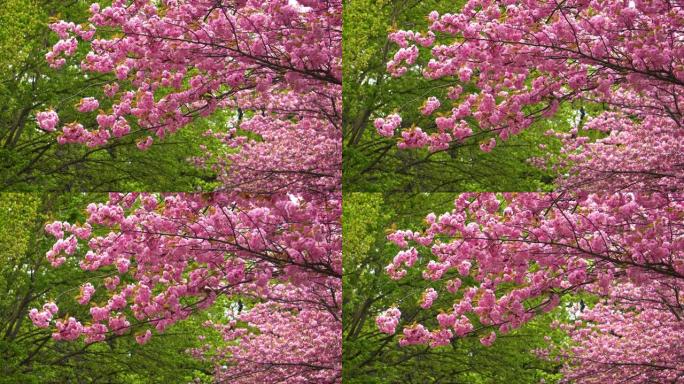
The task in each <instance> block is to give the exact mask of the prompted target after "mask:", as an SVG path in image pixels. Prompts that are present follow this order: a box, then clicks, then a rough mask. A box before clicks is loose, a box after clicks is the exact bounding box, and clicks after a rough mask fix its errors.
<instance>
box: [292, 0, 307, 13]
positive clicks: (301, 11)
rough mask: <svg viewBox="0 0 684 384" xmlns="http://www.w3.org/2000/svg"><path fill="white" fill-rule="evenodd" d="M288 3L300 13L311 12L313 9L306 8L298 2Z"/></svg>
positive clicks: (295, 0)
mask: <svg viewBox="0 0 684 384" xmlns="http://www.w3.org/2000/svg"><path fill="white" fill-rule="evenodd" d="M287 3H288V4H289V5H290V6H291V7H293V8H294V9H296V10H297V11H298V12H300V13H304V12H309V11H311V7H305V6H303V5H301V4H299V1H297V0H288V2H287Z"/></svg>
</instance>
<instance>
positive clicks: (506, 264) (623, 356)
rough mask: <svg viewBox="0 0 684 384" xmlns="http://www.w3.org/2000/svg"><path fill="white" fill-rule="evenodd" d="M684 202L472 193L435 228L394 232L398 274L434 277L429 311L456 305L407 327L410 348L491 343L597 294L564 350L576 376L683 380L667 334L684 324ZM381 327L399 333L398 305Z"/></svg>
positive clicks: (390, 269) (638, 196)
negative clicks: (442, 302) (442, 303)
mask: <svg viewBox="0 0 684 384" xmlns="http://www.w3.org/2000/svg"><path fill="white" fill-rule="evenodd" d="M683 204H684V199H682V196H680V195H677V194H651V193H615V194H576V195H570V194H564V193H554V194H538V193H505V194H501V195H496V194H484V193H483V194H462V195H460V196H459V197H458V198H456V200H455V202H454V210H453V211H451V212H447V213H444V214H442V215H440V216H439V217H437V216H436V215H435V214H430V215H428V216H427V217H426V223H427V226H426V228H425V230H424V231H421V232H416V231H404V230H398V231H395V232H393V233H391V234H390V235H389V236H388V239H389V240H390V241H392V242H393V243H395V244H396V245H398V246H399V247H400V248H402V250H401V251H400V252H399V253H398V254H397V255H396V257H395V258H394V259H393V260H392V262H391V263H390V264H389V265H388V266H387V268H386V271H387V273H388V274H389V275H390V276H391V277H392V278H394V279H402V278H403V277H404V276H405V275H406V274H407V269H408V268H419V269H420V270H421V271H422V275H423V278H424V279H425V280H427V281H430V282H432V284H431V287H429V288H427V290H426V291H425V293H424V294H423V297H422V299H421V302H420V304H421V307H422V308H431V307H432V306H433V304H434V302H435V299H436V298H437V297H439V296H446V297H453V300H454V304H453V306H452V307H449V308H440V309H442V310H443V311H442V313H440V314H439V315H437V316H436V319H435V321H433V322H431V323H430V324H403V325H402V326H401V328H402V333H403V336H402V338H401V341H400V344H402V345H409V344H429V345H431V346H433V347H437V346H441V345H445V344H449V343H450V342H451V341H452V340H453V339H454V338H457V337H464V336H466V335H478V336H480V337H481V339H480V341H481V342H482V344H484V345H491V344H492V343H493V342H495V339H496V336H497V335H498V334H506V333H508V332H509V331H511V330H512V329H515V328H519V327H521V326H522V325H524V324H525V323H527V322H529V321H530V320H531V319H533V318H534V317H535V316H536V315H538V314H540V313H542V312H548V311H550V310H552V309H554V308H555V307H557V306H558V305H559V303H560V300H561V298H562V297H563V296H564V295H566V294H570V293H578V292H589V293H592V294H595V295H598V296H599V297H601V298H602V299H601V300H603V301H601V302H600V303H599V304H598V305H596V306H594V307H593V308H591V309H589V310H586V311H585V312H582V311H581V310H580V311H579V312H578V313H576V314H575V315H576V316H577V322H576V323H575V324H573V325H570V326H566V328H567V329H569V330H571V332H570V334H571V337H572V339H573V340H574V343H575V344H574V345H573V347H572V348H570V349H569V350H564V351H563V353H565V354H566V355H565V356H566V358H568V359H569V360H568V365H567V367H566V370H567V373H568V376H567V377H568V378H572V379H573V380H576V382H596V380H597V379H599V378H600V379H603V380H608V382H616V383H617V382H625V381H629V380H635V381H634V382H652V381H647V379H645V378H648V377H650V378H651V379H652V378H653V376H649V375H650V374H651V373H653V372H659V374H662V376H659V377H662V378H663V380H667V381H672V382H676V381H677V380H678V379H679V375H680V374H681V373H682V371H681V369H680V367H681V361H682V360H681V357H680V356H679V355H673V352H668V351H671V346H672V345H676V342H675V344H668V343H662V340H663V339H662V338H665V339H667V340H671V339H672V338H675V339H676V338H677V333H678V332H676V330H677V329H679V327H681V325H680V324H679V323H680V318H681V316H682V306H681V304H680V291H681V288H682V278H683V277H684V258H683V257H684V226H683V223H684V220H683V219H684V205H683ZM416 247H418V248H416ZM419 249H425V250H426V251H425V252H422V251H419ZM447 302H448V301H447ZM376 322H377V324H378V326H379V329H380V330H381V331H382V332H385V333H388V334H394V333H395V332H396V330H397V327H399V325H400V324H401V311H400V309H399V307H392V308H389V309H387V310H386V311H385V312H383V313H381V314H380V315H379V316H378V317H377V319H376ZM431 328H432V329H431ZM665 335H667V336H665ZM642 338H643V340H642ZM659 338H660V339H659ZM657 340H660V341H657ZM673 342H674V341H673ZM643 348H646V349H647V351H646V352H644V350H643ZM648 348H650V349H648ZM599 356H600V357H599ZM656 356H657V358H656ZM668 359H669V360H668ZM666 360H667V361H668V363H667V364H665V363H663V362H664V361H666ZM659 362H661V363H663V364H660V363H659ZM649 364H652V365H653V366H651V367H649ZM636 377H640V378H642V380H641V381H639V380H637V379H636ZM611 380H612V381H611Z"/></svg>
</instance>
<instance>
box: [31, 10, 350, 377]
mask: <svg viewBox="0 0 684 384" xmlns="http://www.w3.org/2000/svg"><path fill="white" fill-rule="evenodd" d="M90 10H91V14H92V16H91V17H90V19H89V22H90V23H89V24H75V23H73V22H67V21H59V22H56V23H54V24H52V25H51V28H52V29H53V30H54V31H55V32H56V33H57V34H58V35H59V36H60V39H61V40H60V41H59V42H58V43H57V44H56V45H55V46H54V47H53V49H52V51H51V52H49V53H48V54H47V55H46V59H47V60H48V62H50V63H51V65H52V66H53V67H55V68H58V67H61V66H64V65H66V64H67V63H69V62H70V61H71V60H72V59H71V58H70V57H71V56H72V55H73V54H74V53H75V47H76V46H77V44H79V41H80V42H81V43H87V44H90V47H91V50H90V52H89V53H88V54H87V55H86V56H85V57H84V58H82V59H81V60H80V68H81V70H82V71H84V73H86V74H88V73H91V74H92V73H96V74H104V75H105V76H107V78H111V81H109V82H107V84H105V85H104V87H103V89H102V93H103V95H104V96H103V97H101V98H98V97H92V96H88V97H85V98H83V99H82V100H81V101H80V103H79V104H78V105H77V107H76V108H77V109H78V111H79V112H81V113H82V116H83V121H80V122H71V123H66V124H64V125H62V126H61V127H60V118H59V110H46V111H44V112H41V113H39V114H37V116H36V118H37V120H38V124H39V126H40V127H41V128H42V129H43V130H44V131H46V134H50V135H56V138H57V140H58V141H59V142H60V143H61V144H70V143H72V144H73V143H76V144H83V145H87V146H91V147H97V146H101V145H104V144H105V143H107V142H108V141H110V140H116V139H117V138H120V137H123V136H126V135H135V136H136V137H138V138H139V140H138V147H139V148H140V149H141V150H144V149H146V148H148V147H149V146H150V145H152V144H153V142H154V141H155V140H157V139H163V138H164V137H166V136H167V135H169V134H173V133H174V132H176V131H178V130H179V129H183V127H185V126H187V125H188V124H191V123H192V122H193V121H194V120H195V119H196V118H198V117H204V116H209V115H211V114H212V113H213V112H214V111H217V110H229V111H233V112H234V113H233V114H234V118H233V119H232V120H231V121H230V122H229V126H228V127H226V128H225V129H217V130H210V131H207V132H206V136H208V137H212V138H214V139H218V140H219V141H220V142H221V143H222V147H221V148H220V149H218V150H215V151H213V152H212V151H210V150H207V151H206V152H205V153H203V154H201V155H200V156H197V157H196V158H194V159H192V160H193V161H194V162H195V163H196V164H197V165H198V166H201V167H209V168H211V169H212V170H214V171H215V173H216V174H217V177H218V180H219V182H220V187H219V188H218V189H219V191H218V192H215V193H211V194H207V195H202V194H161V195H160V194H147V193H143V194H139V193H130V194H119V193H114V194H111V195H110V198H109V201H108V202H106V203H104V204H91V205H90V206H88V214H89V219H88V221H87V223H84V224H70V223H64V222H55V223H50V224H48V225H47V226H46V230H47V231H48V233H50V234H51V235H53V236H54V237H55V238H56V242H55V245H54V247H53V249H52V250H51V251H50V252H48V254H47V258H48V260H50V261H51V263H52V264H53V266H54V267H59V265H61V264H63V263H65V262H76V261H78V263H79V264H80V266H81V268H82V269H84V270H87V271H92V272H93V279H92V281H88V282H85V283H84V284H83V286H82V289H81V292H80V294H79V295H78V297H77V298H76V300H77V301H78V302H79V303H80V304H82V305H90V306H91V309H90V314H91V318H90V319H88V321H87V322H86V321H85V319H76V318H74V317H70V316H68V314H65V313H60V310H59V308H58V307H57V306H56V305H55V303H53V302H48V303H47V304H45V306H44V307H43V308H42V309H38V308H36V309H34V310H32V311H31V313H30V317H31V319H32V320H33V322H34V324H35V325H37V326H39V327H54V333H53V338H55V339H57V340H73V339H76V338H79V337H82V336H83V337H85V340H86V342H98V341H102V340H107V339H108V338H110V337H114V336H115V335H117V336H118V335H135V337H136V340H137V341H138V342H139V343H141V344H142V343H146V342H147V341H148V340H149V339H150V338H151V337H153V334H155V333H160V332H163V331H164V330H165V329H166V328H167V327H169V326H170V325H172V324H174V323H176V322H178V321H181V320H183V319H185V318H187V317H189V316H191V315H192V314H193V313H194V312H196V311H199V310H203V309H207V308H209V307H211V306H212V305H215V304H216V300H217V298H219V297H224V298H227V299H229V300H230V301H231V302H232V303H233V304H234V306H236V308H237V309H236V310H234V309H235V308H233V306H231V308H230V309H231V311H229V312H231V313H229V314H228V313H227V314H226V317H227V319H224V320H225V321H215V322H211V323H207V327H208V328H210V329H216V330H219V331H220V333H221V334H222V336H223V338H224V340H225V345H207V346H206V348H205V349H201V350H194V351H191V353H192V354H193V355H195V356H197V357H198V358H202V359H207V360H209V361H212V362H214V363H215V367H216V370H215V379H216V381H218V382H237V383H241V382H245V383H247V382H255V381H258V382H274V383H275V382H283V381H287V382H293V383H308V382H322V383H338V382H340V380H341V362H340V360H341V348H342V347H341V337H340V335H341V326H342V325H341V274H342V266H341V265H342V262H341V257H342V256H341V229H340V217H341V188H340V176H341V175H340V169H341V140H340V133H341V132H340V116H341V111H340V108H341V49H340V44H341V2H340V1H336V0H332V1H309V0H299V1H285V0H276V1H255V0H248V1H244V0H238V1H209V0H187V1H176V0H166V1H162V2H157V1H149V0H148V1H122V0H116V1H113V2H112V4H111V5H110V6H107V7H104V8H102V7H101V6H100V5H99V4H97V3H94V4H93V5H92V6H91V8H90ZM98 108H99V109H98ZM62 123H63V122H62ZM84 248H87V252H85V253H84V252H83V250H84ZM245 301H248V303H247V304H245ZM103 303H104V304H103Z"/></svg>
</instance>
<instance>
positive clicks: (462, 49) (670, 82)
mask: <svg viewBox="0 0 684 384" xmlns="http://www.w3.org/2000/svg"><path fill="white" fill-rule="evenodd" d="M428 19H429V27H428V30H427V31H425V32H419V31H406V30H398V31H395V32H392V33H391V34H390V39H391V40H392V41H394V42H395V43H396V44H397V45H398V46H399V50H398V51H397V52H396V53H395V55H394V57H393V59H392V60H390V61H389V62H388V63H387V69H388V71H389V73H390V74H391V75H392V76H405V75H407V74H409V73H411V74H416V75H417V74H420V75H422V76H423V77H425V78H427V79H441V80H445V79H446V80H448V79H452V80H453V86H452V87H451V88H450V89H449V92H448V96H447V97H445V98H443V99H439V98H438V97H435V96H429V97H427V99H426V100H425V103H424V104H423V106H422V107H421V110H420V111H421V113H422V114H423V115H424V116H425V121H423V120H420V121H415V122H414V121H410V122H406V123H404V125H402V120H401V118H400V115H391V116H388V117H380V118H378V119H377V120H376V122H375V126H376V128H377V130H378V133H379V134H380V135H382V136H388V137H389V136H393V135H395V134H397V135H399V136H400V137H399V138H398V145H399V147H400V148H418V147H427V148H429V149H430V150H431V151H441V150H446V149H448V148H449V147H453V146H457V145H459V144H461V143H462V142H463V141H464V140H475V141H478V140H479V141H480V148H481V149H482V150H483V151H486V152H487V151H491V150H493V148H494V147H495V146H496V143H497V140H507V139H508V138H509V137H510V136H511V135H515V134H518V133H520V132H521V131H523V130H525V129H527V128H529V127H530V126H531V125H532V124H533V123H534V122H536V121H539V120H543V119H547V118H550V117H552V116H554V115H556V114H557V111H558V110H559V108H560V107H561V106H565V107H571V108H576V109H577V117H578V118H577V119H576V120H577V121H575V122H574V127H573V128H572V129H571V130H570V132H566V133H564V134H562V135H561V136H562V139H563V141H564V144H565V145H566V148H565V150H564V152H563V153H562V155H563V156H562V159H560V160H558V164H557V166H558V167H559V169H561V170H562V171H563V172H561V174H563V175H564V176H562V177H560V178H559V180H558V183H559V185H560V186H562V187H564V188H573V187H587V186H588V185H589V184H590V185H591V188H594V190H598V189H601V188H605V187H606V186H610V187H612V188H613V190H614V189H615V188H638V189H641V190H645V189H649V190H654V191H678V190H680V188H681V187H680V185H681V181H682V176H683V175H682V157H681V156H682V155H681V153H682V150H681V149H682V148H681V141H682V140H681V139H682V129H681V128H682V127H681V125H682V112H681V111H682V105H681V100H682V94H683V92H684V87H683V86H684V46H683V45H682V41H681V38H680V36H679V34H680V30H681V27H682V25H683V23H684V9H682V7H681V6H680V5H678V4H677V2H672V1H666V0H653V1H627V0H625V1H586V0H576V1H574V0H573V1H551V2H539V1H523V2H515V1H491V0H471V1H468V2H466V3H465V5H464V6H463V7H462V8H461V9H454V13H446V14H442V15H440V14H438V13H437V12H436V11H433V12H432V13H430V15H429V16H428ZM423 47H424V48H427V49H429V52H428V53H426V54H425V55H424V56H429V61H427V62H425V61H423V58H422V56H421V52H422V50H423ZM596 105H598V106H600V107H601V109H602V111H601V112H599V113H598V114H587V113H586V109H585V108H584V107H583V106H596ZM417 124H421V125H423V128H421V127H419V126H418V125H417ZM589 130H593V131H598V132H599V135H600V136H602V137H601V138H599V139H597V140H595V141H592V140H590V139H589V135H588V133H587V131H589Z"/></svg>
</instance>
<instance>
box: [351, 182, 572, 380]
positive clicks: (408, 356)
mask: <svg viewBox="0 0 684 384" xmlns="http://www.w3.org/2000/svg"><path fill="white" fill-rule="evenodd" d="M453 198H454V194H450V193H433V194H426V193H420V194H415V195H407V194H398V195H382V194H379V193H358V192H357V193H345V196H344V215H343V231H344V234H343V236H344V255H345V256H344V268H345V269H344V278H343V279H344V280H343V283H344V296H343V297H344V304H343V305H344V312H343V313H344V319H343V324H344V329H343V339H344V348H343V370H344V373H343V375H344V376H343V377H344V382H345V383H469V384H470V383H483V384H484V383H492V384H493V383H505V382H510V383H521V384H523V383H531V384H532V383H535V384H536V383H539V382H540V380H541V379H544V380H545V381H546V382H547V383H553V382H556V381H557V380H558V379H560V376H559V374H558V372H557V371H558V368H559V365H558V364H554V363H550V362H547V361H544V360H542V359H539V358H538V357H537V356H536V355H535V354H534V353H533V352H532V350H533V349H536V348H545V347H547V346H549V342H548V341H546V340H545V339H544V336H545V335H550V336H551V337H552V338H553V341H554V342H561V341H562V340H563V335H562V333H560V332H559V331H557V330H553V329H551V327H550V323H551V321H553V320H557V319H562V318H564V317H565V316H567V314H566V312H565V311H562V310H559V311H555V312H552V313H549V314H547V315H544V316H541V317H539V318H538V319H537V320H535V321H534V322H532V323H529V324H527V325H526V326H525V327H523V328H521V329H518V330H515V331H513V332H511V333H509V334H507V335H502V336H500V337H499V338H497V341H496V343H494V345H493V346H492V347H484V346H482V345H481V344H480V342H479V337H481V336H482V335H484V334H486V333H488V332H489V331H490V330H489V329H487V328H486V327H483V326H479V328H481V329H480V331H479V333H480V334H479V335H477V336H472V337H466V338H461V339H455V341H454V342H453V343H452V344H451V345H449V346H446V347H440V348H435V349H431V348H429V347H425V346H410V347H399V345H398V336H396V335H394V336H388V335H385V334H381V333H379V332H378V330H377V327H376V325H375V317H376V316H377V315H378V314H379V312H381V311H383V310H385V309H386V308H388V307H390V306H393V305H396V306H398V307H399V308H400V309H401V311H402V319H403V323H402V324H405V325H408V324H410V323H412V322H421V323H424V324H427V325H428V326H430V327H435V326H436V324H435V323H436V321H435V319H434V318H435V316H436V315H437V313H436V312H435V311H429V310H427V311H426V310H422V309H420V308H419V307H418V301H419V299H420V297H421V294H422V293H423V291H424V290H425V289H426V288H427V287H428V286H430V282H428V281H426V280H424V279H423V278H422V277H421V276H420V272H418V271H417V269H412V270H410V271H409V273H408V275H407V277H405V278H404V279H402V280H400V281H394V280H391V279H389V277H388V276H387V275H386V274H385V273H384V270H383V268H384V266H385V265H386V264H387V263H388V262H389V261H390V260H391V259H392V258H393V257H394V255H395V254H396V252H397V251H398V249H397V248H396V246H394V245H391V244H389V243H388V241H387V240H386V238H385V237H386V235H387V231H388V230H391V229H397V228H402V229H404V228H405V229H412V230H418V229H420V227H421V226H422V225H424V224H423V223H422V220H423V218H424V216H425V214H426V213H428V212H431V211H434V212H444V211H446V210H449V209H450V207H451V204H452V202H453ZM423 251H424V252H427V251H426V250H423ZM424 262H426V260H420V261H419V263H424ZM468 284H474V282H468V281H464V285H466V286H467V285H468ZM450 300H451V301H453V297H450V295H443V297H440V298H438V302H437V304H435V307H445V306H448V305H449V304H447V303H446V302H447V301H450ZM400 326H401V324H400ZM476 328H478V326H477V324H476Z"/></svg>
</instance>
